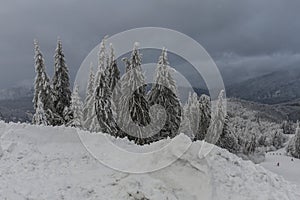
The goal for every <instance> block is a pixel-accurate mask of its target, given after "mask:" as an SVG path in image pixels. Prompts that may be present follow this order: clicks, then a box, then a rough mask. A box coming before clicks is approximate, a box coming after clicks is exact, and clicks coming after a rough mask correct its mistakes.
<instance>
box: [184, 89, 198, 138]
mask: <svg viewBox="0 0 300 200" xmlns="http://www.w3.org/2000/svg"><path fill="white" fill-rule="evenodd" d="M199 117H200V114H199V101H198V96H197V94H196V93H195V92H193V93H191V92H190V93H189V97H188V101H187V103H186V104H185V105H184V108H183V119H182V124H183V125H182V126H181V128H180V132H183V133H185V134H187V135H189V136H190V137H191V138H192V139H195V138H196V134H197V132H198V128H199V122H200V118H199ZM188 123H189V125H188V126H187V124H188ZM185 127H186V128H187V129H186V128H185ZM185 129H186V130H185ZM189 129H190V130H191V132H190V133H189V132H188V131H189Z"/></svg>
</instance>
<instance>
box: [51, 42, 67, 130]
mask: <svg viewBox="0 0 300 200" xmlns="http://www.w3.org/2000/svg"><path fill="white" fill-rule="evenodd" d="M52 84H53V94H54V107H55V110H56V114H57V115H58V116H60V117H61V119H62V120H61V121H60V122H57V124H56V125H61V124H66V123H68V119H67V118H71V117H70V116H67V115H64V114H65V113H68V112H67V111H66V109H67V108H69V107H70V105H71V89H70V78H69V70H68V67H67V65H66V62H65V55H64V53H63V49H62V42H61V40H58V41H57V47H56V50H55V55H54V76H53V80H52Z"/></svg>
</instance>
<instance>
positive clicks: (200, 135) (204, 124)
mask: <svg viewBox="0 0 300 200" xmlns="http://www.w3.org/2000/svg"><path fill="white" fill-rule="evenodd" d="M210 112H211V108H210V98H209V96H207V95H205V94H203V95H201V96H200V98H199V120H200V122H199V127H198V131H197V133H196V136H195V139H196V140H204V139H205V136H206V134H207V130H208V127H209V124H210V120H211V116H210Z"/></svg>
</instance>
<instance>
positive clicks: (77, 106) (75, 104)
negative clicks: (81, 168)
mask: <svg viewBox="0 0 300 200" xmlns="http://www.w3.org/2000/svg"><path fill="white" fill-rule="evenodd" d="M70 109H71V112H72V119H71V120H70V122H69V124H68V125H69V126H72V127H78V128H81V127H82V117H83V114H82V109H83V104H82V102H81V99H80V96H79V87H78V85H75V86H74V88H73V92H72V99H71V107H70Z"/></svg>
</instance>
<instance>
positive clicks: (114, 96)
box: [105, 44, 122, 136]
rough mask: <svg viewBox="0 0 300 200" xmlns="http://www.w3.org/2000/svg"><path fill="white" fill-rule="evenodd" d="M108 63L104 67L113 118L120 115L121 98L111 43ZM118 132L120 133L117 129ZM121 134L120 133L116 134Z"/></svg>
mask: <svg viewBox="0 0 300 200" xmlns="http://www.w3.org/2000/svg"><path fill="white" fill-rule="evenodd" d="M108 60H109V63H108V65H107V67H106V73H105V74H106V76H107V77H108V79H107V85H108V87H109V89H110V92H111V110H112V113H113V116H114V119H115V120H116V119H118V118H119V117H120V107H119V106H120V104H119V101H120V98H121V94H122V92H121V84H120V70H119V68H118V65H117V61H116V58H115V52H114V48H113V45H112V44H110V57H109V59H108ZM119 133H121V132H120V131H119ZM118 136H122V135H118Z"/></svg>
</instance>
